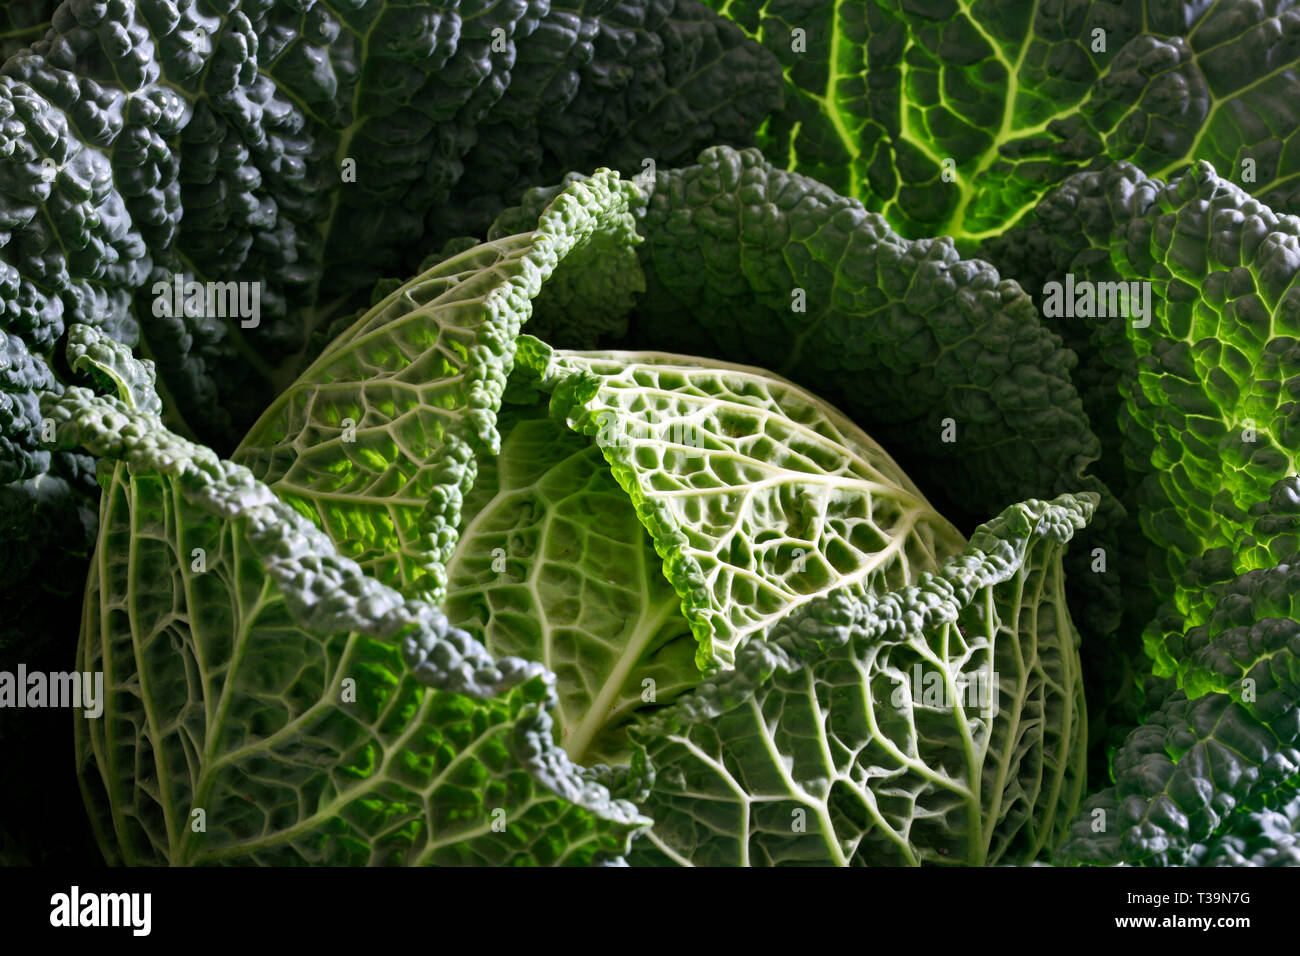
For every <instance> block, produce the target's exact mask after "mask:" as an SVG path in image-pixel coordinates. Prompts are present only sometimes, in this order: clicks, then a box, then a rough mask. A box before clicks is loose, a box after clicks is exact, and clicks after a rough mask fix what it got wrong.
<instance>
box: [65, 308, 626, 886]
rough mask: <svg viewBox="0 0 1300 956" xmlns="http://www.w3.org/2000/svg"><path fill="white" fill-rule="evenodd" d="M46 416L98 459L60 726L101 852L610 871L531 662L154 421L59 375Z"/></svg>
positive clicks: (550, 693) (601, 834) (599, 810)
mask: <svg viewBox="0 0 1300 956" xmlns="http://www.w3.org/2000/svg"><path fill="white" fill-rule="evenodd" d="M80 334H81V335H82V336H83V337H85V338H87V339H89V340H91V341H92V342H93V340H94V339H95V336H96V335H97V333H95V332H94V331H93V330H89V329H85V330H83V331H82V332H81V333H80ZM97 344H105V343H97ZM108 347H109V348H110V349H117V350H119V352H118V360H119V364H122V363H127V362H129V356H128V355H127V353H126V351H125V349H124V348H123V347H121V346H118V345H116V344H108ZM85 354H86V355H87V356H94V355H95V354H96V350H95V349H88V350H87V351H86V353H85ZM91 360H92V361H93V360H94V359H91ZM108 368H109V366H107V365H105V367H104V368H103V369H102V371H104V372H107V371H108ZM143 374H144V372H143V369H141V370H138V373H137V377H139V376H140V375H143ZM45 412H46V414H48V415H50V416H51V417H52V418H54V419H55V421H56V422H57V424H58V432H59V441H60V443H61V444H64V445H67V444H74V443H76V444H84V445H85V446H86V447H87V448H88V449H89V450H90V451H91V452H93V453H94V454H96V455H99V456H101V457H102V458H104V459H108V460H111V461H114V464H113V465H112V467H111V473H110V476H109V477H108V479H107V488H106V491H105V494H104V497H103V503H102V509H101V516H100V517H101V527H102V529H103V530H102V532H101V537H100V543H99V548H98V550H97V551H96V555H95V562H94V565H93V567H92V572H91V578H90V581H89V584H88V588H87V598H86V604H85V616H84V625H83V631H82V637H81V642H80V645H79V647H78V664H79V668H81V669H85V670H88V671H102V672H103V674H104V680H105V699H104V712H103V714H102V716H101V717H99V718H86V717H84V716H83V715H82V714H81V712H80V711H78V717H77V742H78V748H77V754H78V761H79V764H80V771H81V777H82V783H83V789H84V791H85V794H86V799H87V804H88V806H89V807H90V808H91V809H92V812H93V815H94V817H95V824H96V828H97V833H98V836H99V839H100V842H101V845H102V846H103V848H104V851H105V854H106V855H107V857H108V858H109V859H110V860H112V861H115V862H123V863H155V864H156V863H167V864H205V863H262V864H304V863H325V864H357V863H385V864H396V863H402V864H420V863H442V864H449V863H450V864H467V863H490V864H554V863H594V862H611V861H616V860H617V859H618V858H619V856H620V854H621V853H622V852H623V850H624V848H625V847H626V844H627V841H628V838H629V837H630V835H631V834H632V833H633V832H634V831H635V830H637V829H638V828H639V827H642V826H644V825H646V824H647V823H648V821H647V820H645V819H644V818H642V817H640V816H639V815H638V814H637V812H636V810H635V807H633V806H632V805H631V804H630V803H627V802H625V801H618V800H612V799H611V798H610V796H609V793H608V791H607V790H606V789H605V788H604V787H603V786H601V785H600V784H597V783H595V782H594V781H593V780H591V779H590V775H589V774H587V773H586V772H584V771H582V770H581V769H580V768H578V767H577V766H576V765H574V764H573V763H571V762H570V761H569V760H568V758H567V757H566V755H565V754H564V752H563V751H562V750H560V749H559V748H558V747H557V746H556V745H555V744H554V743H553V741H552V722H551V711H552V710H553V708H554V705H555V692H554V686H553V685H554V678H553V676H552V675H551V674H550V673H549V672H547V671H546V670H545V669H544V668H543V667H541V666H540V665H537V664H534V663H529V662H525V661H523V660H520V659H518V658H502V659H500V660H493V659H492V658H491V657H490V656H489V655H488V654H487V653H486V651H485V650H484V649H483V647H482V646H481V645H480V644H479V643H477V642H476V641H474V640H473V638H472V637H470V636H469V635H468V634H466V633H465V632H464V631H462V630H458V629H456V628H454V627H452V626H450V625H449V624H448V622H447V619H446V617H445V616H444V615H443V614H442V613H441V612H440V611H439V610H438V609H437V608H435V607H433V606H431V605H428V604H426V603H424V602H421V601H418V600H411V599H407V598H404V597H403V596H402V595H401V594H399V593H398V592H396V591H394V590H393V589H391V588H388V587H386V586H384V585H383V584H380V583H379V582H377V581H375V580H373V579H372V578H369V577H367V576H366V575H365V574H364V572H363V571H362V569H361V568H360V567H358V565H357V564H356V563H355V562H353V561H351V560H349V559H348V558H346V557H343V556H340V555H339V554H338V553H337V551H336V550H335V548H334V546H333V544H332V543H331V542H330V540H329V538H328V537H326V535H324V534H323V533H322V532H320V531H319V530H318V529H317V528H316V527H315V526H314V525H313V524H312V523H311V522H310V521H309V520H307V518H305V517H304V516H302V515H301V514H299V513H298V512H296V511H295V510H294V509H293V508H291V507H289V506H288V505H286V504H284V503H283V502H281V501H279V500H278V499H277V498H276V497H275V495H274V494H273V493H272V492H271V491H270V489H268V488H267V487H266V486H265V485H264V484H262V483H260V482H258V481H257V480H256V479H254V477H253V476H252V475H251V474H250V472H249V471H248V470H247V469H246V468H243V467H241V466H239V465H235V464H232V463H230V462H226V461H221V460H220V459H218V458H217V457H216V455H215V454H213V453H212V452H211V451H209V450H207V449H205V448H202V447H201V446H196V445H194V444H192V443H190V442H188V441H186V440H184V439H181V438H178V437H177V436H175V435H173V434H171V433H170V432H168V431H166V430H165V429H164V428H163V426H162V424H161V422H160V421H159V419H158V417H157V415H156V414H155V413H152V412H148V411H142V410H140V409H138V408H134V407H132V406H131V405H130V404H128V403H127V402H125V401H122V400H121V399H120V398H113V397H105V396H96V395H94V394H93V393H91V392H89V391H88V390H85V389H81V388H78V387H72V388H69V389H68V390H67V391H66V392H65V393H64V395H63V396H62V397H59V398H54V397H51V398H49V399H47V401H46V405H45ZM105 467H107V464H106V465H105Z"/></svg>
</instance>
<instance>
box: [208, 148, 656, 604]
mask: <svg viewBox="0 0 1300 956" xmlns="http://www.w3.org/2000/svg"><path fill="white" fill-rule="evenodd" d="M641 199H642V197H641V192H640V190H639V189H638V188H637V187H636V186H635V185H633V184H632V183H631V182H628V181H621V180H619V178H618V176H617V174H615V173H610V172H608V171H602V172H600V173H597V174H596V175H595V176H593V177H592V178H590V179H585V180H583V181H581V182H575V183H572V184H571V185H570V186H569V187H568V188H567V189H565V190H564V192H563V193H562V194H560V195H559V196H557V197H556V198H555V199H554V200H553V201H552V202H551V203H550V204H549V205H548V206H547V207H546V209H545V210H544V211H543V212H542V214H541V216H540V218H539V219H538V220H537V221H535V222H534V223H533V229H532V231H529V232H524V233H519V234H517V235H513V236H505V237H501V238H499V239H497V240H494V241H492V242H489V243H486V244H484V245H479V246H475V247H474V248H472V249H469V250H466V251H464V252H462V253H461V254H459V255H456V256H452V257H451V258H448V259H445V260H443V261H441V262H439V263H438V264H437V265H436V266H434V267H433V268H432V269H430V270H429V271H427V272H425V273H423V274H422V275H420V276H419V277H417V278H416V279H414V280H412V281H411V282H408V283H406V284H405V285H403V286H401V287H400V288H399V289H397V290H396V291H394V292H393V293H391V294H390V295H389V296H388V297H387V298H385V299H384V300H383V301H381V302H380V303H378V304H377V305H376V306H375V307H374V308H372V309H370V310H369V311H368V312H366V313H365V314H364V315H363V316H361V318H359V319H358V320H357V322H356V323H355V324H354V325H353V326H352V327H351V328H350V329H349V330H348V331H347V332H345V333H343V334H342V335H341V336H340V337H339V338H337V339H335V340H334V341H333V342H332V343H331V344H330V345H329V347H328V348H327V349H326V350H325V351H324V352H323V353H322V354H321V355H320V357H319V358H317V359H316V361H315V362H314V363H313V364H312V365H311V367H310V368H308V369H307V370H306V371H305V372H304V373H303V374H302V375H301V376H300V377H299V378H298V380H297V381H295V382H294V383H293V384H292V385H291V386H290V387H289V388H288V389H286V390H285V391H284V393H282V394H281V395H280V397H279V398H277V399H276V401H275V403H274V404H273V405H272V406H271V407H270V408H268V409H267V411H266V412H265V413H264V414H263V415H262V417H261V419H259V421H258V423H257V424H256V425H255V426H254V427H253V429H252V430H251V431H250V432H249V434H248V435H247V436H246V437H245V438H244V441H243V442H242V443H241V444H240V447H239V448H238V449H237V450H236V451H235V454H234V456H233V458H234V460H236V461H239V462H243V463H245V464H247V465H248V467H249V468H250V469H251V470H252V471H253V473H254V474H255V475H256V476H257V477H258V478H259V479H260V480H262V481H264V482H266V483H267V484H269V485H271V486H272V487H273V488H274V489H275V491H276V493H277V494H278V495H280V496H281V497H282V498H283V499H284V500H286V501H288V502H290V503H291V504H293V505H294V506H295V507H297V508H298V509H299V510H300V511H302V512H303V513H304V514H306V515H308V516H309V517H311V518H312V520H313V521H315V522H316V523H317V524H318V525H319V526H320V527H321V528H322V529H324V530H325V532H326V533H327V534H329V535H330V537H331V538H332V539H333V540H334V541H335V543H336V545H337V546H338V547H339V548H340V550H341V551H342V552H343V553H344V554H346V555H348V556H349V557H351V558H353V559H354V560H356V561H358V562H359V563H361V565H362V566H363V567H365V568H366V569H367V571H368V573H370V574H371V575H372V576H374V577H376V578H377V579H378V580H381V581H384V582H385V583H388V584H391V585H392V586H394V587H397V588H400V589H402V590H403V591H404V592H406V593H412V594H421V595H424V596H426V597H428V598H429V599H430V600H438V599H439V598H440V597H441V595H442V594H443V591H444V586H445V577H444V565H445V563H446V561H447V559H448V558H449V557H450V555H451V551H452V549H453V548H454V546H455V542H456V534H457V532H456V528H457V524H458V521H459V518H460V504H461V500H462V498H463V496H464V494H465V493H466V491H468V489H469V488H470V487H471V485H472V484H473V482H474V474H475V452H476V450H483V451H486V452H487V453H489V454H495V453H496V451H497V449H498V444H497V442H498V437H497V433H496V430H495V427H494V422H495V415H496V410H497V407H498V405H499V404H500V401H501V394H502V391H503V389H504V388H505V383H506V376H507V373H508V371H509V369H510V367H511V363H512V362H513V360H514V351H515V338H516V336H517V335H518V334H519V329H520V327H521V326H522V324H523V323H524V322H525V321H526V320H527V318H528V317H529V315H530V314H531V310H532V303H533V299H534V298H535V297H537V296H538V295H539V293H540V292H541V291H542V288H543V285H544V283H546V282H547V281H548V280H550V279H551V278H552V277H553V276H557V275H558V276H561V277H567V284H566V288H576V289H578V290H581V289H588V290H591V292H592V296H591V301H587V300H586V299H585V298H583V297H582V296H580V295H578V294H577V293H576V292H575V293H574V294H573V296H572V299H573V303H572V307H573V308H574V309H575V310H576V309H585V308H593V309H594V308H597V307H598V306H602V305H603V306H605V307H606V308H608V309H612V310H617V308H618V306H619V305H622V307H623V308H626V306H627V303H628V301H630V299H629V296H630V294H631V291H632V290H634V289H636V288H639V287H640V282H641V279H640V270H639V269H638V267H637V263H636V257H635V253H634V252H633V251H632V250H633V245H634V244H635V242H636V241H637V240H636V232H635V226H634V224H633V220H632V215H631V212H630V209H631V208H632V206H633V205H634V204H636V203H638V202H640V201H641ZM590 242H598V243H599V245H600V247H601V249H602V250H604V251H606V252H607V253H608V254H606V255H603V256H600V257H598V258H595V259H594V260H592V259H591V258H589V257H580V258H581V261H580V262H578V263H577V264H576V265H575V266H574V267H573V269H572V271H566V270H565V269H564V268H563V267H562V263H563V261H564V260H565V259H566V257H567V256H569V255H571V254H573V255H580V250H582V249H583V247H584V246H585V245H586V244H587V243H590Z"/></svg>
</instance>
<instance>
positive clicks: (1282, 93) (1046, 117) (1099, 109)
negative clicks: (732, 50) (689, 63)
mask: <svg viewBox="0 0 1300 956" xmlns="http://www.w3.org/2000/svg"><path fill="white" fill-rule="evenodd" d="M708 2H709V5H710V6H712V7H714V8H715V9H717V10H719V11H720V12H722V13H724V14H725V15H726V16H728V17H730V18H731V19H733V20H735V21H736V23H737V24H739V25H740V26H741V28H742V29H743V30H744V31H745V32H746V33H747V34H748V35H749V36H751V37H753V38H754V39H755V40H757V41H758V42H760V43H762V44H763V46H764V47H766V48H767V49H768V50H770V51H771V52H772V54H773V55H774V56H776V57H777V59H779V60H780V61H781V64H782V68H783V71H784V73H785V78H786V103H785V106H784V108H783V109H782V110H780V111H778V112H777V113H776V114H774V115H773V116H772V117H771V119H770V120H769V121H768V122H767V123H766V124H764V128H763V131H762V135H761V137H760V144H761V145H762V147H763V150H764V152H765V154H766V155H767V156H768V158H769V159H771V160H772V162H774V163H779V164H781V165H783V166H785V167H786V168H788V169H792V170H797V171H799V172H801V173H805V174H807V175H809V176H813V177H815V178H817V179H819V180H821V181H822V182H824V183H826V184H827V185H829V186H830V187H831V188H833V189H834V190H835V191H837V192H839V193H842V194H843V195H846V196H852V197H855V198H857V199H861V200H862V201H863V202H864V203H865V204H867V205H868V207H869V208H871V209H873V210H876V211H879V212H882V213H883V214H884V215H885V217H886V218H887V219H888V220H889V221H890V223H892V224H893V226H894V227H895V228H896V229H898V230H899V232H901V233H902V234H903V235H905V236H908V237H911V238H918V239H919V238H924V237H926V236H941V235H946V236H952V237H954V238H956V239H958V240H959V241H960V240H963V239H980V238H983V237H987V236H990V235H996V234H997V233H1000V232H1001V231H1003V230H1004V229H1006V227H1007V226H1008V225H1009V224H1011V223H1014V222H1016V221H1017V220H1018V219H1020V218H1021V217H1022V216H1024V215H1025V214H1026V213H1028V211H1029V210H1030V209H1032V208H1033V206H1034V204H1035V203H1036V202H1037V201H1038V199H1039V198H1041V197H1042V195H1043V194H1044V192H1046V191H1047V190H1048V189H1050V188H1051V186H1052V185H1053V184H1054V183H1057V182H1060V181H1061V180H1062V179H1063V178H1065V177H1066V176H1068V175H1069V174H1071V173H1073V172H1076V171H1078V170H1081V169H1083V168H1085V167H1086V166H1087V165H1088V164H1089V163H1090V162H1093V161H1094V160H1098V159H1102V160H1112V161H1113V160H1130V161H1132V162H1134V163H1136V164H1138V165H1139V166H1141V167H1143V168H1144V169H1147V170H1149V171H1151V172H1152V173H1153V174H1154V175H1159V176H1167V175H1170V174H1171V173H1175V172H1177V171H1178V170H1179V169H1180V168H1181V167H1185V166H1186V165H1187V164H1188V163H1191V162H1194V161H1196V160H1209V161H1211V162H1213V163H1214V164H1215V165H1216V166H1218V167H1219V168H1220V169H1221V170H1223V171H1225V172H1226V171H1227V170H1229V169H1244V168H1245V167H1244V166H1243V165H1242V164H1243V163H1244V162H1245V161H1247V160H1249V161H1250V162H1251V164H1252V167H1251V178H1250V179H1249V181H1248V182H1247V181H1243V185H1247V186H1248V188H1249V189H1250V191H1251V192H1252V193H1253V194H1255V195H1258V196H1260V197H1261V198H1262V199H1263V200H1264V201H1265V202H1268V203H1269V204H1270V205H1272V206H1273V207H1274V208H1275V209H1280V210H1283V211H1286V212H1300V150H1297V148H1296V147H1297V133H1298V132H1300V122H1298V121H1297V114H1296V111H1295V105H1294V104H1295V103H1296V101H1297V97H1300V73H1297V71H1296V70H1295V60H1296V48H1297V43H1298V42H1300V16H1297V12H1296V10H1295V9H1294V7H1293V6H1292V4H1291V3H1289V2H1287V0H1262V2H1260V0H1218V2H1214V3H1185V2H1182V0H1060V2H1056V3H1006V2H987V3H967V2H955V3H950V2H938V3H926V2H913V0H840V2H837V3H826V2H824V0H708ZM796 31H797V32H796Z"/></svg>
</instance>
